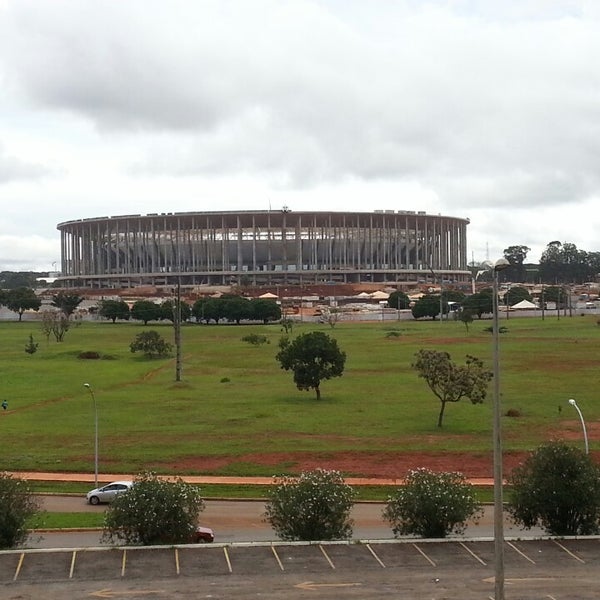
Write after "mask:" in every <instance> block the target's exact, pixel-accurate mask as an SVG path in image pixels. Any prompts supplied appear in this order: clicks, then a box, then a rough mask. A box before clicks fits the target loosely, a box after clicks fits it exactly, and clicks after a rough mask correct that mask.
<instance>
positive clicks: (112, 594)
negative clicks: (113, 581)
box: [89, 588, 165, 598]
mask: <svg viewBox="0 0 600 600" xmlns="http://www.w3.org/2000/svg"><path fill="white" fill-rule="evenodd" d="M164 593H165V591H164V590H131V591H127V590H119V591H117V590H115V591H113V590H111V589H110V588H108V589H103V590H98V591H97V592H91V593H90V594H89V595H90V596H93V597H94V598H122V597H123V596H149V595H150V594H164Z"/></svg>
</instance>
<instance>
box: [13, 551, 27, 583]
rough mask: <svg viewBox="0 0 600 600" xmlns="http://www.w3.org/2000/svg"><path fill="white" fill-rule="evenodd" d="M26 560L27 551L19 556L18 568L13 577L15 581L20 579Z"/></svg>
mask: <svg viewBox="0 0 600 600" xmlns="http://www.w3.org/2000/svg"><path fill="white" fill-rule="evenodd" d="M24 560H25V552H21V556H20V557H19V562H18V563H17V569H16V570H15V576H14V577H13V581H16V580H17V579H18V577H19V573H20V572H21V567H22V566H23V561H24Z"/></svg>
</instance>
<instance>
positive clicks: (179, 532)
mask: <svg viewBox="0 0 600 600" xmlns="http://www.w3.org/2000/svg"><path fill="white" fill-rule="evenodd" d="M203 510H204V500H203V499H202V497H201V496H200V489H199V488H198V487H196V486H193V485H190V484H188V483H185V482H184V481H183V480H182V479H179V478H177V479H175V480H174V481H166V480H164V479H159V478H158V477H157V476H156V474H154V473H142V474H141V475H138V476H137V477H136V478H135V479H134V485H133V486H132V487H131V488H130V489H129V490H127V491H126V492H123V493H122V494H119V495H118V496H117V497H116V498H115V500H114V501H113V503H112V504H111V505H110V506H109V508H108V509H107V511H106V513H105V517H104V532H103V534H102V539H103V540H104V541H108V542H112V541H114V540H121V541H123V542H125V544H128V545H132V544H142V545H145V546H147V545H151V544H185V543H189V542H190V539H191V534H192V532H193V531H194V529H195V527H196V526H197V525H198V518H199V516H200V513H201V512H202V511H203Z"/></svg>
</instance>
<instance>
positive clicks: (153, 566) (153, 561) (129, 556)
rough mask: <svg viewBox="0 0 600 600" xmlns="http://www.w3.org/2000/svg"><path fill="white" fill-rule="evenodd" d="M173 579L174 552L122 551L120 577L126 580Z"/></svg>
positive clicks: (143, 549)
mask: <svg viewBox="0 0 600 600" xmlns="http://www.w3.org/2000/svg"><path fill="white" fill-rule="evenodd" d="M148 573H152V574H153V575H154V577H174V576H175V575H177V564H176V561H175V552H174V550H173V549H172V548H157V549H155V548H136V549H135V550H123V570H122V575H123V577H126V578H142V577H148Z"/></svg>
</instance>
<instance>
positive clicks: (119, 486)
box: [85, 481, 133, 504]
mask: <svg viewBox="0 0 600 600" xmlns="http://www.w3.org/2000/svg"><path fill="white" fill-rule="evenodd" d="M132 485H133V481H113V483H109V484H108V485H105V486H103V487H100V488H96V489H93V490H91V491H90V492H88V493H87V494H86V496H85V497H86V499H87V501H88V502H89V503H90V504H100V502H112V501H113V500H114V499H115V498H116V497H117V496H118V495H119V494H122V493H123V492H126V491H127V490H128V489H130V488H131V486H132Z"/></svg>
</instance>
